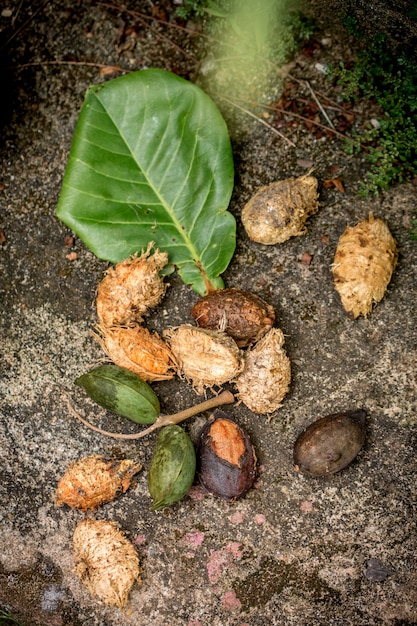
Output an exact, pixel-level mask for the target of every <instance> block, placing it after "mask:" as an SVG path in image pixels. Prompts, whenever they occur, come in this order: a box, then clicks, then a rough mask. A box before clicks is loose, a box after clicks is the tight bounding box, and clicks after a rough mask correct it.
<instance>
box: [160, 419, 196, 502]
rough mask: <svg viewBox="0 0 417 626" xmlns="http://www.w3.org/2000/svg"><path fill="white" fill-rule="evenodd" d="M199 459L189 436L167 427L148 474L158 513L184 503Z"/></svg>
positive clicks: (180, 430) (177, 429)
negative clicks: (177, 503) (160, 510)
mask: <svg viewBox="0 0 417 626" xmlns="http://www.w3.org/2000/svg"><path fill="white" fill-rule="evenodd" d="M195 468H196V456H195V450H194V446H193V443H192V441H191V439H190V437H189V436H188V435H187V433H186V432H185V431H184V430H183V429H182V428H181V427H180V426H176V425H174V424H171V425H169V426H165V428H163V429H162V430H161V431H160V433H159V435H158V438H157V440H156V443H155V449H154V453H153V456H152V460H151V464H150V467H149V474H148V488H149V493H150V495H151V498H152V500H153V504H152V506H151V509H152V510H153V511H157V510H158V509H163V508H164V507H166V506H169V505H170V504H174V503H175V502H178V500H181V498H183V497H184V496H185V495H186V493H187V492H188V491H189V489H190V487H191V485H192V484H193V480H194V475H195Z"/></svg>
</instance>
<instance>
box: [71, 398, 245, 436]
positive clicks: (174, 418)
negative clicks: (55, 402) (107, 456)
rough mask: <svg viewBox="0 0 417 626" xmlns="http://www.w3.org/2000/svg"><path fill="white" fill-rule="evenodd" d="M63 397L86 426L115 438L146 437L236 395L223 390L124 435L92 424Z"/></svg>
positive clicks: (76, 416) (229, 402)
mask: <svg viewBox="0 0 417 626" xmlns="http://www.w3.org/2000/svg"><path fill="white" fill-rule="evenodd" d="M62 397H63V399H64V400H65V402H66V404H67V406H68V410H69V411H70V413H71V414H72V415H73V416H74V417H75V418H76V419H77V420H79V421H80V422H82V423H83V424H85V426H87V427H88V428H90V430H94V431H95V432H96V433H100V435H105V436H106V437H112V438H113V439H141V438H142V437H146V435H149V434H150V433H152V432H153V431H154V430H157V429H158V428H162V427H163V426H169V425H170V424H179V423H180V422H183V421H184V420H187V419H189V418H190V417H193V416H194V415H198V413H203V411H209V410H210V409H214V408H216V407H218V406H221V405H222V404H231V403H232V402H234V400H235V397H234V395H233V394H232V393H231V392H230V391H223V392H222V393H221V394H219V395H218V396H215V397H214V398H210V399H209V400H205V401H204V402H200V403H199V404H195V405H194V406H191V407H188V409H184V410H183V411H180V412H179V413H174V414H172V415H160V416H159V417H158V419H157V420H156V422H154V424H152V426H149V428H146V429H145V430H142V432H140V433H134V434H132V435H124V434H122V433H112V432H109V431H107V430H102V429H101V428H98V426H94V425H93V424H90V422H88V421H87V420H86V419H84V418H83V417H82V416H81V415H80V414H79V413H78V411H76V410H75V409H74V407H73V406H72V404H71V402H70V400H69V398H68V396H67V395H66V394H65V393H62Z"/></svg>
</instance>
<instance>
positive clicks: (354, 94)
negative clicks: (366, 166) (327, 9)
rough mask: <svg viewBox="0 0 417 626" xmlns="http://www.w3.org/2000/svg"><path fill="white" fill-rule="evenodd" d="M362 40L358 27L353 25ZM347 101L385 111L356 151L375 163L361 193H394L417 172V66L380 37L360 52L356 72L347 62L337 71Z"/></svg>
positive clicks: (357, 137)
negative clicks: (363, 102) (393, 188)
mask: <svg viewBox="0 0 417 626" xmlns="http://www.w3.org/2000/svg"><path fill="white" fill-rule="evenodd" d="M348 28H349V30H350V31H351V32H352V34H354V35H355V36H356V37H358V36H360V33H359V30H358V27H357V24H356V23H353V24H349V25H348ZM332 75H333V77H334V76H336V78H337V80H338V83H339V84H340V85H342V87H343V90H344V91H343V95H344V97H345V98H346V99H347V100H350V101H352V102H356V101H358V100H359V99H360V100H364V99H365V100H368V101H369V102H370V104H372V105H373V108H374V107H375V105H377V106H378V107H379V110H380V115H379V116H378V119H377V121H376V122H374V125H371V123H369V125H368V126H367V127H366V128H365V129H364V131H363V132H362V133H356V135H355V136H354V137H353V139H354V142H353V143H351V144H350V146H349V148H348V150H349V151H350V152H359V151H363V150H364V151H365V154H366V157H367V159H368V161H369V163H370V171H369V173H368V175H367V177H366V180H365V181H364V182H362V183H361V190H360V193H361V194H362V195H364V196H368V195H369V194H371V193H374V194H377V193H378V192H379V191H381V190H382V189H388V188H389V187H390V186H391V185H392V184H394V183H396V182H402V181H403V180H404V179H405V177H407V176H409V175H413V174H416V173H417V67H416V64H415V62H414V60H412V59H411V57H410V56H409V55H408V54H407V53H405V52H402V53H398V54H396V53H395V52H392V51H390V49H389V47H388V46H387V44H386V41H385V38H384V37H383V36H381V35H378V36H376V37H375V38H374V39H373V40H372V41H367V42H366V45H365V46H364V47H363V49H362V50H361V51H360V52H359V54H358V56H357V58H356V61H355V63H354V64H353V66H352V67H347V66H346V65H345V64H344V63H343V62H342V63H340V65H339V67H338V68H336V69H334V70H333V72H332Z"/></svg>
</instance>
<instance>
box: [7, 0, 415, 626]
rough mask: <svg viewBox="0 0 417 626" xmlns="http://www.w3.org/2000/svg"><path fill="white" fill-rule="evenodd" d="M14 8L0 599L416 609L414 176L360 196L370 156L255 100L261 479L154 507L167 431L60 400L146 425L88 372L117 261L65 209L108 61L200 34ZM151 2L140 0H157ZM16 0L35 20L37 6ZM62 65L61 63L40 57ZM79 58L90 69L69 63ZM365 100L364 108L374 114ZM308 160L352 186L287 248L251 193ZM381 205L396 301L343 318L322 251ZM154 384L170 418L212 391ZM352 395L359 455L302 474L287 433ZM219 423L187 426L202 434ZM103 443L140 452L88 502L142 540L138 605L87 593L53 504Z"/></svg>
mask: <svg viewBox="0 0 417 626" xmlns="http://www.w3.org/2000/svg"><path fill="white" fill-rule="evenodd" d="M167 4H168V3H167ZM19 5H20V3H19V2H17V1H16V2H13V1H11V2H10V3H9V4H8V6H9V7H10V9H11V15H10V16H9V15H7V14H6V15H5V14H4V12H3V16H2V18H1V20H2V22H1V23H2V26H3V32H2V35H3V41H4V42H6V41H7V39H9V38H10V37H11V36H12V35H13V34H14V33H15V34H14V35H13V37H12V39H11V40H10V42H9V43H8V45H7V46H6V48H5V49H4V50H5V52H6V56H4V58H3V60H2V62H3V65H4V67H11V66H13V67H14V69H13V70H12V71H10V70H8V72H7V73H5V77H4V78H3V81H4V86H5V87H7V91H5V92H4V93H5V94H6V96H3V99H4V102H3V111H2V119H1V123H2V132H1V136H0V154H1V165H2V167H1V172H0V184H1V191H0V215H1V217H0V220H1V221H0V228H1V229H2V233H3V237H2V239H4V241H3V242H2V244H1V245H2V250H1V253H0V270H1V282H0V289H1V308H2V314H1V337H2V339H1V380H0V391H1V409H0V410H1V423H0V459H1V460H0V472H1V480H0V494H1V507H0V546H1V548H0V608H2V609H4V610H5V611H7V612H9V613H11V614H13V615H14V616H15V617H16V618H17V619H19V621H20V622H21V623H22V624H25V625H26V626H35V625H42V626H61V625H62V626H64V625H71V626H81V625H83V626H85V625H88V626H127V625H133V624H134V625H136V626H145V625H146V626H148V625H151V626H160V625H161V626H162V625H167V624H169V625H170V626H247V625H250V626H265V625H266V624H273V625H279V626H287V625H294V626H319V625H323V626H324V625H330V624H331V625H337V626H339V625H340V626H342V625H343V626H348V625H349V626H377V625H385V624H386V625H390V626H406V625H410V626H411V625H412V624H416V623H417V567H416V563H417V560H416V556H415V554H416V548H417V542H416V463H415V457H416V448H417V435H416V373H415V372H416V356H417V331H416V309H415V301H416V256H415V255H416V242H415V241H412V240H411V239H410V236H409V230H410V228H411V223H412V220H413V219H414V218H415V217H416V205H417V203H416V187H415V186H414V185H413V184H412V181H409V182H404V183H403V184H401V185H398V186H396V187H394V188H392V189H391V190H390V191H388V192H385V193H383V194H382V195H381V196H379V197H377V198H373V197H372V198H370V199H366V200H365V199H363V198H362V197H361V196H359V195H358V193H357V192H358V180H359V179H360V178H362V177H363V175H364V171H365V167H366V166H365V164H364V162H363V160H362V157H360V156H355V157H352V156H348V155H347V154H346V153H345V152H344V150H343V148H342V142H341V141H339V140H337V139H333V140H331V139H329V138H328V137H326V136H323V137H318V136H317V135H316V134H314V133H312V132H311V131H310V130H308V129H307V128H306V127H305V126H303V125H301V124H300V125H299V126H297V127H293V128H290V129H284V131H285V132H288V133H289V134H290V136H291V139H292V141H293V142H294V143H295V147H292V146H290V145H288V144H287V143H286V142H285V141H283V140H281V139H280V138H279V137H277V136H276V135H274V134H273V133H272V132H271V131H270V129H269V128H267V127H265V126H263V125H261V124H259V123H258V122H257V121H255V120H253V119H251V118H249V117H245V116H244V115H242V116H240V117H239V119H238V122H237V123H236V120H235V123H234V124H233V125H232V124H231V134H232V141H233V148H234V156H235V167H236V187H235V191H234V194H233V199H232V203H231V207H230V210H231V211H232V212H233V214H234V215H235V217H236V219H237V223H238V238H237V248H236V253H235V255H234V257H233V260H232V262H231V264H230V265H229V267H228V269H227V271H226V272H225V274H224V279H225V282H226V284H227V286H229V287H232V286H233V287H241V288H245V289H250V290H252V291H253V292H254V293H256V294H258V295H259V296H261V297H263V298H264V299H266V300H267V301H268V302H269V303H270V304H272V305H273V306H274V307H275V310H276V312H277V322H276V323H277V326H279V327H280V328H281V329H282V330H283V332H284V334H285V336H286V344H285V346H286V350H287V353H288V355H289V357H290V359H291V365H292V383H291V389H290V392H289V394H288V396H287V397H286V399H285V401H284V404H283V406H282V408H281V409H279V410H278V411H277V412H276V413H275V414H274V415H273V416H272V419H271V421H270V423H268V421H267V419H266V417H265V416H258V415H255V414H253V413H252V412H251V411H249V410H248V409H247V408H246V407H245V406H243V405H238V404H234V405H233V406H229V407H227V409H226V410H227V411H228V413H229V414H230V415H231V416H233V417H234V418H235V419H236V420H237V421H238V422H239V424H241V425H242V426H243V427H244V428H245V429H246V430H247V432H248V433H249V434H250V436H251V438H252V440H253V444H254V446H255V448H256V453H257V457H258V461H259V466H258V468H259V476H258V480H257V482H256V486H255V488H254V489H253V490H251V491H250V492H249V493H248V494H247V495H246V496H245V497H244V498H243V499H241V500H239V501H237V502H236V503H234V504H229V503H226V502H224V501H222V500H218V499H215V498H214V497H212V496H210V495H208V494H206V493H204V492H203V491H202V490H201V488H200V487H198V486H197V485H196V486H194V487H193V488H192V490H191V492H190V494H189V495H188V496H187V497H185V498H184V499H183V500H182V501H181V502H179V503H178V504H176V505H174V506H172V507H170V508H167V509H165V510H163V511H162V512H152V511H150V509H149V505H150V498H149V494H148V490H147V468H148V467H149V462H150V458H151V455H152V449H153V444H154V441H155V436H154V435H150V436H149V437H147V438H146V439H144V440H141V441H138V442H119V441H117V442H116V441H114V440H111V439H107V438H104V437H102V436H101V435H98V434H96V433H93V432H92V431H89V430H87V429H86V428H85V427H84V426H83V425H81V424H80V423H79V422H77V421H76V420H75V419H74V418H73V417H72V415H71V413H70V412H69V410H68V406H67V404H66V400H65V398H66V397H69V398H70V399H71V402H72V403H73V404H74V406H76V407H77V408H78V410H79V411H80V412H82V413H83V414H84V415H86V416H88V417H89V419H90V420H92V421H95V423H99V424H100V425H101V426H102V427H104V428H107V429H109V430H119V431H120V430H122V429H124V430H125V431H126V432H127V431H130V432H134V431H135V430H138V427H137V426H136V425H134V424H130V423H129V424H126V423H125V421H124V420H123V419H121V418H115V417H114V416H112V415H110V414H109V413H106V412H105V411H104V410H101V409H100V408H99V407H97V406H96V405H94V404H93V402H92V401H90V400H88V399H87V398H86V397H85V396H84V395H83V393H82V392H81V390H79V389H77V388H75V387H74V384H73V381H74V380H75V378H77V377H78V376H79V375H81V374H82V373H84V372H86V371H87V370H88V369H90V368H92V367H93V366H95V365H96V364H97V363H99V362H100V361H101V360H102V358H103V353H102V352H101V349H100V347H99V346H98V344H97V343H96V342H95V341H94V340H93V338H92V336H91V330H92V329H93V328H94V326H95V324H96V314H95V309H94V307H93V301H94V297H95V290H96V287H97V284H98V282H99V280H100V279H101V277H102V275H103V271H104V270H105V269H106V267H107V265H106V263H104V262H103V261H100V260H98V259H96V258H95V257H94V255H93V254H92V253H91V252H90V251H88V250H87V249H86V247H85V246H84V245H83V243H82V242H81V241H80V240H79V239H77V238H75V239H73V238H72V233H70V232H69V231H68V230H67V228H66V227H65V226H64V225H63V224H62V223H60V222H59V221H58V220H57V218H56V217H55V208H56V204H57V200H58V196H59V192H60V186H61V181H62V176H63V173H64V169H65V165H66V161H67V156H68V150H69V147H70V144H71V139H72V133H73V130H74V125H75V122H76V120H77V116H78V112H79V109H80V107H81V104H82V101H83V97H84V93H85V90H86V88H87V87H88V86H89V85H91V84H94V83H97V82H99V81H101V80H103V79H104V78H103V76H102V75H100V68H99V67H97V66H95V65H94V64H97V63H99V64H103V65H107V66H109V65H116V64H117V65H122V66H123V67H125V68H127V69H141V68H143V67H164V68H166V69H169V70H175V71H177V72H178V73H180V74H181V75H183V76H185V77H186V78H192V77H193V76H195V72H196V67H197V65H196V63H195V62H194V60H193V58H192V57H190V54H191V53H192V54H197V52H196V50H198V45H197V44H196V43H195V41H194V39H195V38H191V39H188V38H187V37H188V35H186V34H183V33H179V32H177V31H175V30H167V29H166V28H164V27H163V26H158V25H155V24H154V26H155V28H156V29H157V31H156V32H155V31H150V30H149V28H148V27H146V28H145V26H143V24H141V23H140V22H139V21H138V20H137V18H135V17H134V16H132V15H130V14H129V13H127V12H123V11H117V10H114V9H111V8H109V7H106V6H104V5H100V4H99V3H97V4H90V3H88V2H81V3H79V4H77V5H74V3H73V2H71V1H70V0H57V1H56V2H53V3H48V4H43V5H39V7H40V9H39V11H38V12H37V13H36V15H33V19H31V20H30V21H29V22H28V24H27V25H26V26H25V28H23V29H22V30H21V31H18V32H16V31H17V25H18V24H22V23H23V22H24V21H25V20H24V19H22V16H21V15H19V16H18V19H17V21H16V23H14V24H13V23H12V22H11V20H13V18H14V16H16V15H17V11H18V7H19ZM151 5H152V3H151V2H149V3H148V2H137V3H136V4H135V5H134V7H133V8H136V9H138V10H143V11H145V12H146V13H149V10H150V7H151ZM21 10H22V11H24V12H26V13H27V15H26V17H30V15H31V12H32V13H33V12H34V11H35V7H30V6H29V5H25V4H24V3H23V5H22V7H21ZM130 26H132V27H133V26H135V29H132V30H131V31H129V30H126V29H128V28H129V27H130ZM132 33H133V34H132ZM163 37H170V38H172V39H173V40H175V43H176V44H177V45H178V46H180V47H181V48H182V50H183V51H181V50H180V49H179V48H175V47H174V46H172V45H171V43H170V42H169V41H167V40H166V39H164V38H163ZM317 37H318V40H320V41H321V40H322V41H325V43H323V45H321V46H320V47H318V48H317V49H316V51H315V52H314V54H313V56H311V55H310V56H309V55H307V54H302V53H300V55H299V56H297V58H296V61H295V63H294V64H293V66H292V68H291V72H292V74H294V75H296V76H297V77H298V78H299V79H300V80H302V79H306V78H308V80H309V81H310V84H311V85H312V86H313V88H314V89H316V90H317V92H319V91H320V89H324V88H325V87H323V78H322V76H321V75H320V73H319V71H318V70H317V68H316V63H319V62H320V63H321V62H324V63H327V62H329V60H331V59H332V58H333V59H334V58H338V56H339V55H340V54H342V53H343V52H344V51H346V49H347V48H346V47H347V46H348V43H346V41H345V40H344V39H343V37H342V36H340V38H338V37H339V36H338V35H337V34H335V33H332V32H327V31H326V32H319V34H318V36H317ZM184 51H185V52H186V54H184ZM7 55H8V56H7ZM187 55H188V56H187ZM56 60H60V61H66V62H68V63H65V64H54V63H50V64H42V63H43V62H44V61H48V62H51V61H56ZM86 60H87V61H89V62H91V63H93V65H91V66H89V65H77V64H76V63H75V62H80V61H86ZM26 63H31V64H33V65H30V66H26V67H22V66H23V65H24V64H26ZM16 66H18V67H16ZM225 115H226V116H227V111H225ZM357 116H358V120H359V121H358V123H363V121H364V120H365V119H366V116H367V111H366V110H359V109H358V112H357ZM264 119H268V118H264ZM322 121H323V120H322ZM311 164H313V165H314V166H315V167H316V170H315V175H316V176H317V177H318V179H319V181H320V184H321V185H322V183H323V181H324V180H326V179H330V178H332V177H334V172H335V171H337V175H338V176H340V177H341V179H342V180H343V183H344V187H345V192H344V193H341V192H340V191H338V190H337V189H336V188H329V189H325V188H324V187H323V186H322V187H321V193H320V210H319V212H318V213H317V214H316V215H315V216H314V217H312V218H311V219H310V220H309V227H308V232H307V233H306V234H305V235H304V236H302V237H297V238H293V239H290V240H289V241H287V242H286V243H284V244H281V245H276V246H262V245H259V244H256V243H253V242H250V241H249V240H248V238H247V236H246V234H245V232H244V229H243V227H242V225H241V222H240V213H241V210H242V208H243V206H244V204H245V202H246V201H247V200H248V199H249V198H250V197H251V195H252V194H253V193H254V192H255V191H256V190H257V189H258V187H260V186H261V185H264V184H267V183H269V182H272V181H274V180H280V179H283V178H286V177H288V176H299V175H302V174H304V173H305V172H306V171H307V169H308V167H310V166H311ZM370 211H373V213H374V214H375V215H377V216H379V217H382V218H384V219H385V220H386V221H387V223H388V225H389V227H390V229H391V232H392V233H393V235H394V237H395V239H396V240H397V243H398V248H399V260H398V265H397V268H396V270H395V273H394V275H393V278H392V281H391V283H390V285H389V288H388V290H387V293H386V295H385V297H384V299H383V300H382V302H380V303H379V304H378V306H377V307H375V309H374V310H373V312H372V314H371V315H369V317H367V318H366V319H365V318H360V319H357V320H355V321H351V320H350V319H348V318H347V316H346V315H345V313H344V310H343V308H342V306H341V304H340V300H339V297H338V295H337V293H336V291H335V289H334V287H333V282H332V275H331V269H330V268H331V264H332V261H333V257H334V253H335V249H336V245H337V242H338V239H339V237H340V235H341V234H342V232H343V231H344V229H345V228H346V226H348V225H354V224H356V223H357V222H358V221H360V220H361V219H363V218H365V217H366V216H367V215H368V213H369V212H370ZM305 253H308V254H307V255H305ZM196 299H197V295H196V294H195V293H193V292H192V291H191V290H190V289H189V288H188V287H186V286H184V285H183V284H182V283H181V281H180V280H179V278H178V277H177V276H176V275H174V276H172V277H170V288H169V290H168V292H167V296H166V298H165V300H164V301H163V303H162V304H161V305H160V307H159V308H158V309H157V310H156V311H155V313H154V315H153V316H152V318H151V319H150V321H149V324H150V325H151V326H154V327H155V328H159V329H160V328H163V327H166V326H168V325H170V324H178V323H181V322H190V323H191V322H192V318H191V316H190V307H191V306H192V304H193V303H194V302H195V301H196ZM154 389H155V391H156V393H157V394H158V396H159V397H160V400H161V405H162V410H163V412H164V413H171V412H174V411H176V410H180V409H182V408H185V407H186V406H189V405H191V404H193V403H195V402H196V401H197V400H201V398H197V397H196V396H195V394H194V392H193V391H192V389H191V388H190V387H189V386H188V385H187V384H186V383H185V382H183V381H180V380H178V379H175V380H172V381H169V382H164V383H155V384H154ZM355 408H364V409H366V411H367V412H368V422H367V437H366V442H365V445H364V447H363V449H362V450H361V452H360V453H359V455H358V457H357V459H356V460H355V461H354V462H353V464H352V465H351V466H350V467H348V468H347V469H345V470H344V471H342V472H340V473H339V474H336V475H334V476H331V477H328V478H324V479H311V478H307V477H304V476H302V475H299V474H297V473H296V472H295V471H294V468H293V465H292V448H293V445H294V441H295V439H296V437H297V435H298V434H299V433H300V432H301V431H302V430H303V429H304V427H305V426H306V425H307V424H309V423H310V422H311V421H313V420H314V419H317V418H319V417H322V416H324V415H327V414H329V413H335V412H338V411H343V410H350V409H355ZM206 418H207V415H203V416H200V417H198V418H195V419H193V420H191V421H190V422H189V423H187V424H186V426H185V428H186V429H187V431H188V432H189V433H190V435H191V437H192V438H193V439H195V438H196V435H197V433H198V430H199V428H200V427H201V425H202V424H203V423H204V421H205V419H206ZM95 453H98V454H105V455H107V456H110V457H116V458H120V457H127V458H132V459H134V460H137V461H140V462H141V463H143V466H144V469H143V471H142V472H141V473H139V474H138V476H137V477H136V479H135V481H134V483H133V485H132V487H131V488H130V489H129V490H128V492H127V493H126V494H124V495H123V496H122V497H120V498H119V499H117V500H115V501H114V502H112V503H110V504H107V505H105V506H103V507H101V508H100V509H99V510H98V511H97V512H96V513H95V516H96V517H97V518H98V519H106V520H113V521H115V522H116V523H117V524H118V525H119V526H120V528H121V529H122V530H123V531H124V532H125V534H126V536H127V537H128V538H129V539H130V540H131V541H133V542H134V543H135V545H136V546H137V548H138V552H139V555H140V560H141V567H142V570H143V572H142V585H141V586H139V585H135V586H134V587H133V589H132V592H131V594H130V608H129V610H128V611H125V612H123V611H121V610H119V609H115V608H109V607H105V606H104V605H103V604H101V603H100V602H99V601H98V600H97V599H94V598H92V597H91V596H90V594H89V593H88V591H87V590H86V589H85V587H84V586H83V585H82V583H81V582H80V581H79V579H78V578H77V576H76V574H75V572H74V556H73V552H72V535H73V533H74V530H75V527H76V525H77V524H78V522H79V521H80V520H81V519H82V518H83V514H82V513H80V512H78V511H74V510H71V509H69V508H68V507H65V506H64V507H61V508H57V507H56V506H55V504H54V493H55V489H56V486H57V482H58V480H59V479H60V477H61V476H62V475H63V473H64V472H65V469H66V468H67V466H68V464H69V463H70V462H71V461H73V460H76V459H78V458H80V457H83V456H87V455H90V454H95ZM0 622H1V618H0Z"/></svg>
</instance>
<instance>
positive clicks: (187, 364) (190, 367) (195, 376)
mask: <svg viewBox="0 0 417 626" xmlns="http://www.w3.org/2000/svg"><path fill="white" fill-rule="evenodd" d="M164 337H166V339H167V341H168V343H169V345H170V347H171V350H172V352H173V354H174V357H175V359H176V361H177V363H178V368H179V373H180V374H181V375H183V376H184V377H185V378H186V379H187V380H188V381H190V382H191V384H192V385H193V387H194V389H195V390H196V392H197V393H198V394H202V393H204V390H205V389H206V388H213V387H219V386H221V385H223V384H224V383H226V382H228V381H229V380H231V379H232V378H235V377H236V376H237V375H238V374H239V373H240V372H241V371H242V370H243V356H242V353H241V351H240V350H239V348H238V346H237V344H236V342H235V341H234V340H233V339H232V338H231V337H229V336H228V335H226V333H225V332H223V331H220V330H206V329H204V328H196V327H195V326H192V325H191V324H182V325H181V326H177V327H173V328H170V329H167V330H166V331H164Z"/></svg>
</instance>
